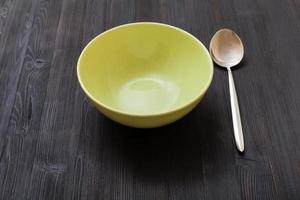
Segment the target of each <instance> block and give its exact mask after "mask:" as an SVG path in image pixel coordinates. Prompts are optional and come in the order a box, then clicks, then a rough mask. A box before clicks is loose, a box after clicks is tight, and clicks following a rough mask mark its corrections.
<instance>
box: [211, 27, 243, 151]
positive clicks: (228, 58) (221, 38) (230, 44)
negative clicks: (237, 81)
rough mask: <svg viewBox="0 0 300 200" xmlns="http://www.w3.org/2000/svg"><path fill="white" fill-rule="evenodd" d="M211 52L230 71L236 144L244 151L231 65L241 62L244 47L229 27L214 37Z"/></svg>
mask: <svg viewBox="0 0 300 200" xmlns="http://www.w3.org/2000/svg"><path fill="white" fill-rule="evenodd" d="M209 52H210V54H211V57H212V59H213V60H214V61H215V62H216V63H217V64H218V65H219V66H221V67H225V68H226V69H227V71H228V79H229V90H230V103H231V112H232V121H233V129H234V138H235V142H236V146H237V148H238V150H239V151H240V152H243V151H244V136H243V129H242V123H241V116H240V109H239V104H238V99H237V95H236V90H235V86H234V81H233V77H232V73H231V67H233V66H236V65H237V64H239V63H240V62H241V60H242V58H243V56H244V47H243V43H242V41H241V39H240V38H239V36H238V35H237V34H236V33H235V32H233V31H232V30H229V29H221V30H219V31H217V32H216V33H215V35H214V36H213V37H212V39H211V41H210V45H209Z"/></svg>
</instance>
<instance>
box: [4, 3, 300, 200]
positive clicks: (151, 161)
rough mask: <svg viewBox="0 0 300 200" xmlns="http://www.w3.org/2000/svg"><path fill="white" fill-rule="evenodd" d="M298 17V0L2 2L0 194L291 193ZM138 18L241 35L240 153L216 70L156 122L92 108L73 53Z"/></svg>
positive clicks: (297, 177)
mask: <svg viewBox="0 0 300 200" xmlns="http://www.w3.org/2000/svg"><path fill="white" fill-rule="evenodd" d="M299 13H300V2H299V1H296V0H285V1H280V0H272V1H271V0H266V1H258V0H254V1H240V0H228V1H226V2H225V1H220V0H212V1H198V0H186V1H171V0H85V1H80V0H61V1H59V0H26V1H17V0H0V47H1V48H0V199H1V200H2V199H3V200H7V199H20V200H23V199H30V200H32V199H103V200H107V199H111V200H115V199H116V200H117V199H118V200H123V199H124V200H134V199H136V200H146V199H149V200H150V199H151V200H153V199H159V200H160V199H162V200H164V199H170V200H184V199H186V200H194V199H195V200H199V199H238V200H239V199H272V200H273V199H291V200H294V199H295V200H297V199H299V198H300V145H299V144H300V135H299V130H300V121H299V116H300V93H299V91H300V79H299V74H300V68H299V66H300V58H299V55H298V54H299V52H300V37H299V35H300V14H299ZM135 21H157V22H163V23H168V24H171V25H175V26H178V27H180V28H183V29H185V30H187V31H189V32H191V33H192V34H193V35H195V36H196V37H197V38H199V39H200V40H201V41H203V43H204V44H205V45H206V46H208V44H209V41H210V38H211V36H212V35H213V34H214V32H215V31H217V30H218V29H219V28H222V27H228V28H231V29H233V30H235V31H236V32H237V33H238V34H239V35H240V36H241V38H242V40H243V42H244V46H245V52H246V54H245V59H244V60H243V62H242V63H241V64H240V65H239V67H237V68H236V69H235V70H234V72H233V73H234V78H235V83H236V89H237V92H238V96H239V102H240V110H241V114H242V122H243V126H244V134H245V148H246V150H245V153H244V154H239V153H238V152H237V150H236V149H235V143H234V137H233V132H232V131H233V130H232V123H231V116H230V107H229V106H230V104H229V91H228V80H227V74H226V71H224V70H222V69H219V68H216V69H215V75H214V80H213V83H212V85H211V87H210V89H209V91H208V93H207V95H206V96H205V98H204V100H203V101H202V102H201V104H200V105H199V106H197V108H196V109H195V110H194V111H193V112H191V113H190V114H189V115H188V116H186V117H185V118H184V119H182V120H180V121H178V122H176V123H173V124H171V125H168V126H165V127H162V128H157V129H150V130H140V129H133V128H128V127H124V126H122V125H119V124H117V123H115V122H112V121H111V120H109V119H107V118H106V117H104V116H103V115H102V114H101V113H99V112H98V111H97V110H96V109H95V108H94V107H93V106H91V105H90V104H89V103H88V101H87V99H86V97H85V95H84V94H83V92H82V90H81V89H80V87H79V85H78V82H77V77H76V63H77V59H78V56H79V54H80V52H81V50H82V49H83V48H84V46H85V45H86V44H87V43H88V42H89V41H90V40H91V39H92V38H93V37H94V36H96V35H97V34H99V33H101V32H103V31H105V30H107V29H109V28H111V27H114V26H117V25H120V24H124V23H129V22H135Z"/></svg>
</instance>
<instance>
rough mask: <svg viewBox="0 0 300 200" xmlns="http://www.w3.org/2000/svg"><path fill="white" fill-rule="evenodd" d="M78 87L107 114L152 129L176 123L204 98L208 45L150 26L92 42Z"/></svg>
mask: <svg viewBox="0 0 300 200" xmlns="http://www.w3.org/2000/svg"><path fill="white" fill-rule="evenodd" d="M77 74H78V79H79V83H80V85H81V87H82V89H83V90H84V92H85V93H86V95H87V96H88V97H89V99H90V100H91V102H93V104H94V105H95V106H96V107H97V109H98V110H100V111H101V112H102V113H103V114H104V115H106V116H107V117H109V118H110V119H112V120H114V121H117V122H119V123H121V124H124V125H127V126H132V127H138V128H152V127H158V126H162V125H165V124H169V123H171V122H174V121H175V120H177V119H179V118H181V117H183V116H184V115H186V114H187V113H188V112H190V111H191V110H192V109H193V108H194V107H195V106H196V105H197V104H198V103H199V101H200V100H201V99H202V97H203V96H204V94H205V92H206V91H207V89H208V87H209V85H210V83H211V81H212V77H213V63H212V60H211V57H210V55H209V53H208V51H207V49H206V48H205V46H204V45H203V44H202V43H201V42H200V41H199V40H198V39H197V38H195V37H194V36H192V35H191V34H189V33H187V32H186V31H184V30H181V29H179V28H176V27H173V26H170V25H166V24H160V23H152V22H143V23H132V24H126V25H122V26H118V27H115V28H113V29H111V30H108V31H106V32H104V33H102V34H100V35H99V36H97V37H96V38H94V39H93V40H92V41H91V42H90V43H89V44H88V45H87V46H86V47H85V48H84V50H83V51H82V53H81V55H80V57H79V60H78V65H77Z"/></svg>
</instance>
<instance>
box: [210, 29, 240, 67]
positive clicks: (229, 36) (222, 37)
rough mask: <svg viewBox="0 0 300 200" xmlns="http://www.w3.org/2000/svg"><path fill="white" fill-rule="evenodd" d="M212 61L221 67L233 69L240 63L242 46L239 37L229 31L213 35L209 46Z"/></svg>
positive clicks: (225, 30)
mask: <svg viewBox="0 0 300 200" xmlns="http://www.w3.org/2000/svg"><path fill="white" fill-rule="evenodd" d="M209 51H210V54H211V56H212V58H213V60H214V61H215V62H216V63H217V64H218V65H219V66H221V67H226V68H228V67H233V66H235V65H237V64H239V63H240V62H241V60H242V59H243V56H244V46H243V43H242V41H241V39H240V37H239V36H238V35H237V34H236V33H235V32H233V31H232V30H229V29H221V30H219V31H217V32H216V33H215V35H214V36H213V38H212V39H211V43H210V46H209Z"/></svg>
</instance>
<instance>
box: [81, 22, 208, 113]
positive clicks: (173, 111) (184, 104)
mask: <svg viewBox="0 0 300 200" xmlns="http://www.w3.org/2000/svg"><path fill="white" fill-rule="evenodd" d="M145 24H146V25H147V24H148V25H157V26H164V27H167V28H171V29H174V30H177V31H179V32H182V33H184V34H185V35H187V36H189V37H191V38H192V39H193V40H194V41H195V42H197V43H198V44H199V45H200V46H201V47H202V48H203V49H204V52H205V54H206V56H207V57H208V58H209V67H210V70H211V73H210V75H209V79H208V81H207V82H206V84H205V86H204V87H203V89H202V90H201V91H200V92H199V93H198V94H197V95H196V96H195V97H194V98H193V99H191V100H190V101H187V102H186V103H183V104H182V105H179V106H176V107H175V108H173V109H170V110H168V111H165V112H158V113H153V114H133V113H129V112H124V111H120V110H118V109H115V108H113V107H111V106H108V105H106V104H104V103H102V102H100V101H99V100H97V99H96V98H95V97H94V96H93V95H92V94H90V92H89V91H88V89H87V88H86V87H85V85H84V84H83V81H82V80H81V76H80V70H79V68H80V62H81V59H82V56H83V54H84V53H85V51H86V50H87V49H88V48H89V46H90V45H91V44H93V43H94V42H95V41H96V40H97V39H98V38H100V37H101V36H103V35H105V34H108V33H109V32H112V31H114V30H116V29H119V28H124V27H127V26H135V25H145ZM213 74H214V65H213V61H212V58H211V56H210V54H209V52H208V50H207V48H206V47H205V45H204V44H203V43H202V42H201V41H200V40H199V39H198V38H196V37H195V36H194V35H192V34H191V33H189V32H187V31H185V30H183V29H181V28H178V27H176V26H172V25H169V24H165V23H159V22H133V23H127V24H122V25H119V26H115V27H113V28H111V29H108V30H106V31H104V32H102V33H100V34H99V35H97V36H95V37H94V38H93V39H92V40H91V41H90V42H89V43H88V44H87V45H86V46H85V47H84V48H83V50H82V52H81V53H80V56H79V58H78V61H77V78H78V81H79V84H80V86H81V88H82V89H83V91H84V92H85V94H86V95H87V96H88V97H89V98H90V99H91V100H92V101H93V102H94V103H96V104H98V105H100V106H101V107H103V108H105V109H107V110H110V111H112V112H114V113H117V114H120V115H126V116H132V117H152V116H153V117H154V116H163V115H167V114H171V113H175V112H177V111H179V110H182V109H184V108H186V107H188V106H190V105H191V104H194V103H195V102H197V101H198V100H199V99H200V98H201V97H202V96H203V95H204V94H205V93H206V91H207V90H208V88H209V86H210V84H211V82H212V79H213Z"/></svg>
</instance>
